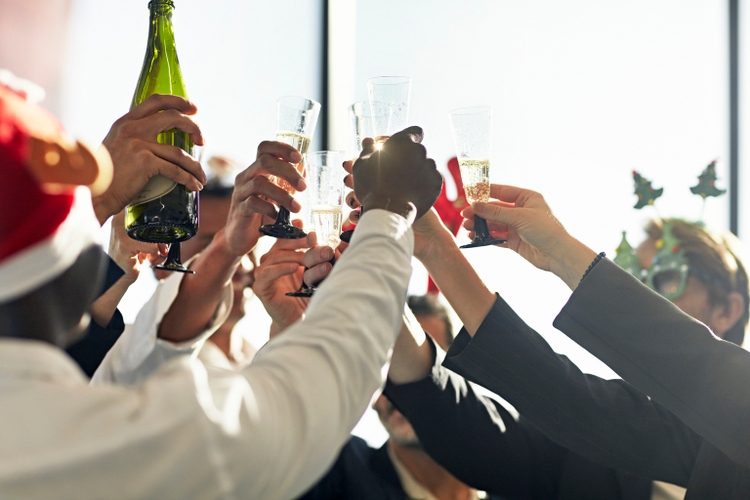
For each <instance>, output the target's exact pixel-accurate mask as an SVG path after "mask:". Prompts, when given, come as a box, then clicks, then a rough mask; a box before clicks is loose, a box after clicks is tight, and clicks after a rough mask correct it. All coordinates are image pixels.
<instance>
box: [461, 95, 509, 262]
mask: <svg viewBox="0 0 750 500" xmlns="http://www.w3.org/2000/svg"><path fill="white" fill-rule="evenodd" d="M450 120H451V131H452V132H453V141H454V143H455V145H456V156H457V157H458V165H459V167H460V169H461V181H462V182H463V185H464V192H465V193H466V200H467V201H468V202H469V203H474V202H477V201H481V202H486V201H487V200H489V198H490V154H491V152H492V147H491V145H492V144H491V143H492V141H491V135H492V115H491V109H490V107H489V106H476V107H470V108H459V109H454V110H453V111H451V112H450ZM474 233H475V235H474V239H473V240H472V242H471V243H469V244H468V245H462V246H461V248H473V247H481V246H485V245H496V244H498V243H505V240H496V239H494V238H493V237H492V235H491V234H490V231H489V228H488V227H487V221H485V220H484V219H482V218H481V217H479V216H476V215H475V216H474Z"/></svg>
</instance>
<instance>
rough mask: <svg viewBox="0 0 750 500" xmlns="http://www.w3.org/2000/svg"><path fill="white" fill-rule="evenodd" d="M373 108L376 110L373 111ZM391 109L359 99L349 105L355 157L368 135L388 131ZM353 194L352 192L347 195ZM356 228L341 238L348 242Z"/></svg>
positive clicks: (348, 230) (345, 232)
mask: <svg viewBox="0 0 750 500" xmlns="http://www.w3.org/2000/svg"><path fill="white" fill-rule="evenodd" d="M373 108H374V109H375V110H376V111H375V113H373ZM390 117H391V112H390V109H389V108H388V107H387V106H385V105H384V104H383V103H375V106H370V101H357V102H355V103H354V104H352V105H351V106H349V119H350V121H351V124H352V139H353V146H354V147H353V149H354V151H355V153H354V155H352V156H353V158H354V160H356V159H357V158H358V157H359V154H360V153H361V152H362V141H363V140H364V139H365V138H366V137H370V138H373V137H376V136H377V134H376V133H375V130H381V131H382V133H383V134H386V133H387V127H388V121H389V120H390ZM350 196H353V194H352V193H350V194H348V195H347V197H346V198H347V199H348V197H350ZM353 233H354V229H347V230H346V231H344V232H343V233H341V239H342V240H343V241H345V242H347V243H349V240H350V239H351V237H352V234H353Z"/></svg>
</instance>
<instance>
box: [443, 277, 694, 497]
mask: <svg viewBox="0 0 750 500" xmlns="http://www.w3.org/2000/svg"><path fill="white" fill-rule="evenodd" d="M597 267H598V266H597ZM444 365H445V366H446V367H448V368H450V369H451V370H453V371H455V372H457V373H459V374H461V375H463V376H465V377H466V378H467V379H469V380H471V381H473V382H476V383H478V384H480V385H482V386H484V387H486V388H488V389H489V390H491V391H492V392H495V393H496V394H498V395H500V396H501V397H503V398H504V399H505V400H507V401H508V402H509V403H511V404H512V405H513V406H514V407H515V408H516V409H517V410H518V411H519V412H520V413H521V415H523V416H524V417H526V418H527V419H528V420H529V422H531V423H533V425H534V426H535V427H536V428H537V429H539V430H540V431H541V432H542V433H544V434H545V435H546V436H547V437H549V438H550V439H552V440H553V441H554V442H556V443H557V444H559V445H560V446H563V447H565V448H567V449H569V450H571V451H572V452H575V453H577V454H579V455H582V456H583V457H585V458H587V459H589V460H592V461H594V462H598V463H600V464H602V465H605V466H607V467H611V468H615V469H623V470H626V471H628V472H631V473H633V474H636V475H638V476H641V477H650V478H653V479H656V480H661V481H667V482H670V483H674V484H678V485H683V486H685V485H687V483H688V479H689V477H690V473H691V471H692V470H693V465H694V464H695V459H696V455H697V452H698V449H699V447H700V445H701V442H702V440H701V438H700V436H698V435H697V434H696V433H695V432H693V431H692V430H691V429H690V428H689V427H688V426H686V425H685V424H684V423H683V422H681V421H680V420H679V419H678V418H677V417H676V416H675V415H674V414H672V413H671V412H670V411H668V410H667V409H666V408H664V407H663V406H661V405H659V404H657V403H655V402H654V401H652V400H651V399H650V398H649V397H648V396H646V395H645V394H643V393H641V392H639V391H637V390H636V389H634V388H633V387H631V386H630V385H628V384H627V383H626V382H624V381H621V380H603V379H600V378H598V377H595V376H592V375H586V374H583V373H582V372H581V371H580V370H579V369H578V367H576V365H575V364H574V363H572V362H571V361H570V360H568V359H567V358H566V357H565V356H560V355H558V354H556V353H555V352H554V351H552V349H551V348H550V346H549V345H548V344H547V343H546V342H545V341H544V339H543V338H542V337H541V336H540V335H539V334H538V333H537V332H535V331H534V330H533V329H532V328H530V327H529V326H528V325H526V323H524V322H523V320H521V318H519V317H518V316H517V315H516V314H515V312H514V311H513V310H512V309H511V308H510V306H508V305H507V304H506V303H505V302H504V301H503V300H502V298H500V297H498V298H497V300H496V302H495V304H494V306H493V308H492V310H491V311H490V313H489V314H488V315H487V317H486V318H485V320H484V322H483V323H482V325H481V327H480V328H479V330H478V331H477V333H476V335H475V336H474V338H473V339H472V338H471V337H470V336H469V335H468V333H467V332H466V331H465V330H464V331H462V332H461V333H460V334H459V336H458V337H457V338H456V340H455V341H454V343H453V345H452V346H451V349H450V350H449V351H448V355H447V357H446V359H445V362H444Z"/></svg>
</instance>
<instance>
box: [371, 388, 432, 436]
mask: <svg viewBox="0 0 750 500" xmlns="http://www.w3.org/2000/svg"><path fill="white" fill-rule="evenodd" d="M372 409H373V410H375V411H376V412H377V414H378V418H380V423H382V424H383V427H385V430H386V431H388V436H390V439H391V440H392V441H393V442H394V443H396V444H397V445H399V446H404V447H407V448H418V447H420V444H419V438H417V434H416V433H415V432H414V428H413V427H412V426H411V424H410V423H409V421H408V420H406V417H404V416H403V415H402V414H401V412H400V411H398V410H397V409H396V408H394V407H393V405H392V404H391V402H390V401H388V398H386V397H385V396H383V395H382V394H381V395H380V396H378V399H376V400H375V402H374V403H373V405H372Z"/></svg>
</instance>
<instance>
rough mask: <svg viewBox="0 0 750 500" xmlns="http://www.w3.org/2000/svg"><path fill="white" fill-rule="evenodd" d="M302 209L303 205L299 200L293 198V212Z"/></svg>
mask: <svg viewBox="0 0 750 500" xmlns="http://www.w3.org/2000/svg"><path fill="white" fill-rule="evenodd" d="M300 210H302V205H301V204H300V202H298V201H297V200H292V212H299V211H300Z"/></svg>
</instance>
